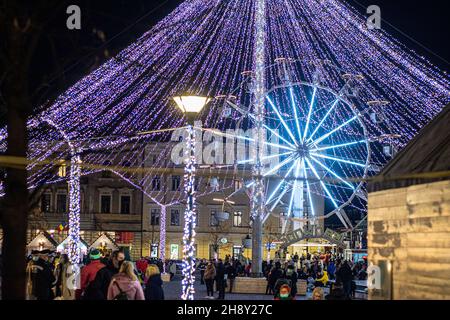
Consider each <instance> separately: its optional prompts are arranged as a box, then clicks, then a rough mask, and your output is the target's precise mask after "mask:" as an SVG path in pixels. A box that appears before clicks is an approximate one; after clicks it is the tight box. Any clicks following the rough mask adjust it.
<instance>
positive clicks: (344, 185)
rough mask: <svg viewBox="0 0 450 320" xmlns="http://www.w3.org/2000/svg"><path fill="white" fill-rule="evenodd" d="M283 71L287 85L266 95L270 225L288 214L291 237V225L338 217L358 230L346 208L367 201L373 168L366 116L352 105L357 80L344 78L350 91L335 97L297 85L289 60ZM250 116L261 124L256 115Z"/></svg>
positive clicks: (301, 83) (324, 90) (326, 90)
mask: <svg viewBox="0 0 450 320" xmlns="http://www.w3.org/2000/svg"><path fill="white" fill-rule="evenodd" d="M280 66H281V68H280ZM277 67H278V69H279V70H281V76H280V78H281V79H282V80H283V81H281V84H277V85H275V86H272V87H271V88H270V89H269V90H267V91H266V93H265V116H264V125H263V127H264V129H265V131H266V134H267V141H268V142H267V143H266V145H267V150H268V151H267V156H265V157H264V158H263V159H262V160H263V161H266V162H267V165H266V166H265V169H264V171H263V177H264V181H265V185H266V193H265V207H266V210H267V214H266V217H265V219H267V218H268V216H270V215H271V214H272V215H277V214H278V215H280V214H282V215H283V220H284V223H283V226H282V227H283V232H286V229H287V226H288V223H289V222H291V223H293V224H294V223H310V224H316V223H317V221H319V220H320V219H326V218H328V217H331V216H332V215H337V217H338V218H339V220H340V221H341V223H342V224H343V226H344V227H345V228H346V229H349V228H352V222H351V221H350V219H349V218H348V216H347V214H346V212H345V210H344V208H345V207H346V206H348V205H350V204H351V203H352V201H353V200H354V198H355V197H362V198H363V197H364V190H363V186H364V182H362V180H363V179H364V178H366V177H367V176H368V173H369V170H370V162H371V147H370V138H369V134H368V130H367V127H366V125H365V123H364V114H363V113H361V112H360V111H359V109H358V108H357V107H355V105H354V103H353V102H351V101H350V100H349V99H348V89H349V86H348V83H349V82H350V81H352V80H354V78H355V76H353V75H350V74H344V75H343V78H344V80H346V81H345V82H346V85H344V86H343V87H342V88H341V90H339V91H335V90H333V89H331V88H329V87H327V86H326V85H323V84H320V81H314V82H307V81H297V82H294V81H292V80H291V78H290V77H289V76H287V75H286V60H281V61H279V62H278V63H277ZM230 104H231V105H233V103H230ZM234 107H237V106H236V105H234ZM249 110H251V109H249ZM247 116H248V118H249V119H250V120H255V118H256V117H255V116H254V115H253V114H252V112H251V111H249V112H247ZM274 159H275V160H276V162H274V161H273V160H274ZM250 161H252V159H249V160H248V161H247V162H250ZM253 183H254V182H252V181H250V182H249V183H247V184H246V185H245V188H247V189H250V188H251V187H252V185H253Z"/></svg>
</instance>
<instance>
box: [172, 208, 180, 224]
mask: <svg viewBox="0 0 450 320" xmlns="http://www.w3.org/2000/svg"><path fill="white" fill-rule="evenodd" d="M170 225H171V226H179V225H180V210H178V209H172V210H170Z"/></svg>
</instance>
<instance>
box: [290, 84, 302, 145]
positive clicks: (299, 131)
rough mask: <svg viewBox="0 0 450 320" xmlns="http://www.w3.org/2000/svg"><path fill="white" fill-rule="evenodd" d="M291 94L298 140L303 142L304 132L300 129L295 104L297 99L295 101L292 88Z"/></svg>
mask: <svg viewBox="0 0 450 320" xmlns="http://www.w3.org/2000/svg"><path fill="white" fill-rule="evenodd" d="M289 93H290V96H291V104H292V109H293V110H294V117H295V125H296V126H297V131H298V138H299V141H300V140H302V130H301V129H300V122H299V120H298V113H297V106H296V104H295V99H294V89H293V88H292V87H290V88H289Z"/></svg>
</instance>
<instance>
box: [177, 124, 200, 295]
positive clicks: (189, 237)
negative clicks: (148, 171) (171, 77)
mask: <svg viewBox="0 0 450 320" xmlns="http://www.w3.org/2000/svg"><path fill="white" fill-rule="evenodd" d="M187 130H188V137H187V139H186V150H185V156H186V166H185V174H184V193H185V194H186V196H187V204H186V210H185V212H184V233H183V281H182V295H181V298H182V299H183V300H194V293H195V289H194V283H195V275H194V271H195V262H194V258H195V245H194V244H195V228H196V220H197V219H196V217H197V213H196V205H195V187H194V186H195V164H196V162H195V130H194V129H193V127H192V126H191V125H189V126H188V129H187Z"/></svg>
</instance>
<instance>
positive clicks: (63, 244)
mask: <svg viewBox="0 0 450 320" xmlns="http://www.w3.org/2000/svg"><path fill="white" fill-rule="evenodd" d="M80 244H81V251H82V252H83V253H87V250H88V244H87V243H86V241H84V240H83V239H81V238H80ZM68 245H69V237H67V238H66V239H64V241H63V242H61V243H60V244H59V245H58V247H57V250H58V252H62V251H64V250H65V248H66V247H67V246H68Z"/></svg>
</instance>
